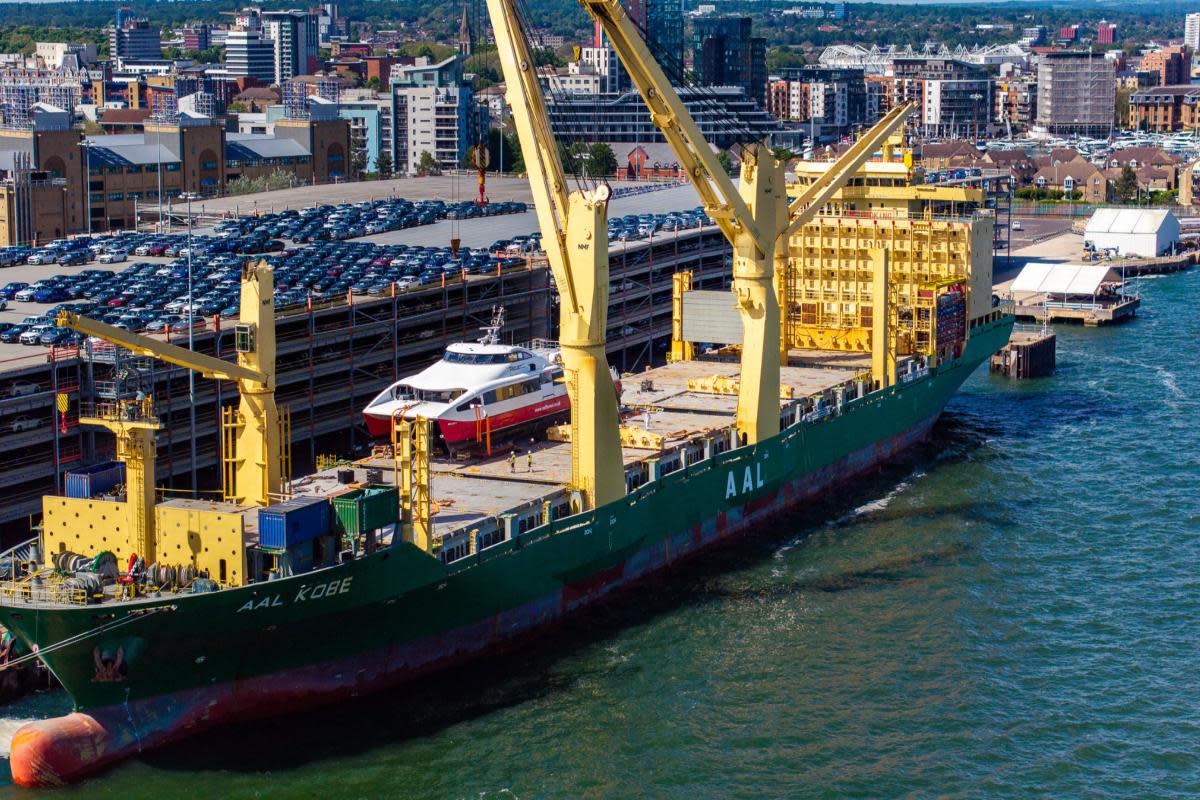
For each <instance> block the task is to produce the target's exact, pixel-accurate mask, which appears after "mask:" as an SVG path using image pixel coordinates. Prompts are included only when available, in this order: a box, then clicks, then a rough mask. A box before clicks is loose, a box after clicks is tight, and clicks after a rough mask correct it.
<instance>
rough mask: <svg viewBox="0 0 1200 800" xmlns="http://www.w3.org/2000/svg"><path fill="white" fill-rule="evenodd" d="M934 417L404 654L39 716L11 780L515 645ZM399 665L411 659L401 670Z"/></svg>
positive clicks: (33, 781) (854, 467)
mask: <svg viewBox="0 0 1200 800" xmlns="http://www.w3.org/2000/svg"><path fill="white" fill-rule="evenodd" d="M933 422H934V419H933V418H931V419H929V420H926V421H925V422H923V423H921V424H919V425H917V426H916V427H914V428H911V429H909V430H908V431H904V432H902V433H899V434H896V435H895V436H893V437H890V438H889V439H887V440H883V441H880V442H877V443H875V444H874V445H872V446H871V447H869V448H866V449H865V450H862V451H859V452H856V453H851V454H849V455H847V456H845V457H843V458H842V459H840V460H839V461H838V462H835V463H834V464H831V465H829V466H827V467H825V468H823V469H821V470H819V471H817V472H815V473H810V474H808V475H805V476H802V477H801V478H799V479H797V480H795V481H792V482H791V483H788V484H785V485H783V486H781V487H779V488H778V489H777V490H776V491H775V492H772V493H771V495H770V496H767V497H763V498H760V499H758V500H756V501H753V502H751V503H748V504H747V505H745V506H743V507H741V508H740V509H735V510H732V511H730V512H728V513H726V514H721V515H720V516H719V518H718V519H717V520H716V521H715V525H714V526H713V527H714V530H713V534H714V535H713V536H712V537H711V538H708V537H706V536H705V535H704V534H705V533H707V527H708V526H705V529H704V530H702V527H701V526H696V527H695V528H694V529H692V530H686V531H679V532H678V535H677V536H674V537H671V538H668V539H666V540H665V541H662V540H660V541H657V542H656V543H655V544H654V545H652V546H650V547H647V548H645V549H643V550H642V551H639V552H637V553H634V554H631V555H630V556H629V558H628V559H627V560H626V561H625V563H624V565H622V568H620V569H617V568H614V569H611V570H606V571H605V572H604V573H602V574H599V575H595V576H590V577H587V578H584V579H582V580H581V581H579V582H578V583H576V584H571V585H566V586H564V587H563V589H562V591H561V592H560V593H558V594H556V595H553V596H549V597H544V598H541V599H539V600H536V601H534V602H532V603H529V604H527V605H525V606H522V607H519V608H514V609H511V610H509V611H507V612H504V613H502V614H501V615H499V616H500V618H501V619H499V620H498V619H494V618H489V619H485V620H481V621H480V622H478V623H476V624H474V625H471V626H466V627H463V628H459V629H457V630H454V631H448V632H446V633H444V634H441V635H438V636H435V637H431V638H430V639H428V640H422V641H419V642H414V643H412V644H410V645H408V646H407V647H405V648H403V650H404V653H403V654H401V657H399V658H397V653H396V651H395V650H391V649H384V650H378V651H372V652H368V653H362V654H360V655H358V656H354V657H352V658H347V659H342V660H339V661H333V662H326V663H323V664H316V665H312V666H309V667H303V668H300V669H296V670H290V671H288V672H285V673H277V674H274V675H269V676H259V677H256V678H250V679H246V680H241V681H236V682H233V683H227V684H222V685H219V686H211V687H205V688H201V689H192V690H188V691H184V692H177V693H175V694H171V695H164V696H161V697H155V698H151V699H147V700H141V701H137V702H134V703H130V704H124V705H120V706H109V707H106V708H101V709H96V710H94V711H91V712H87V713H83V712H76V713H73V714H68V715H67V716H64V717H57V718H54V719H48V720H40V721H37V722H31V723H29V724H27V725H24V726H22V727H21V728H20V729H19V730H18V731H17V732H16V734H15V735H14V736H13V740H12V747H11V755H10V766H11V769H12V776H13V780H14V781H15V782H16V783H17V784H18V785H21V786H29V787H48V786H62V785H65V784H68V783H74V782H76V781H79V780H82V779H83V778H86V777H88V776H89V775H93V774H95V773H97V772H99V771H101V770H103V769H105V768H107V767H110V766H112V765H114V764H116V763H117V762H119V761H122V760H124V759H126V758H131V757H134V756H137V755H138V754H140V753H143V752H145V751H147V750H151V749H153V748H156V747H161V746H162V745H164V744H167V743H169V742H173V741H177V740H179V739H183V738H186V737H188V736H192V735H194V734H197V733H200V732H201V731H204V730H207V729H209V728H212V727H215V726H218V725H221V724H225V723H229V722H243V721H247V720H252V719H259V718H264V717H270V716H274V715H277V714H278V713H279V710H280V708H287V709H288V710H289V711H291V710H297V709H300V708H305V707H312V706H316V705H320V704H323V703H327V702H331V701H333V700H336V699H339V698H342V697H346V696H353V695H356V694H360V693H366V692H369V691H375V690H378V689H384V688H387V687H389V686H394V685H397V684H400V683H403V682H405V681H408V680H411V679H413V678H416V677H419V676H421V675H423V674H427V673H429V672H433V671H436V670H440V669H443V668H445V667H448V666H451V665H453V664H455V663H461V662H464V661H469V660H471V659H473V658H475V657H477V656H479V655H480V654H482V653H484V652H495V651H498V650H504V649H509V648H511V647H514V646H517V645H518V644H520V643H521V642H522V641H523V640H525V639H527V638H531V637H532V636H533V635H534V634H536V633H538V632H539V631H540V630H541V628H544V627H547V626H549V625H552V624H554V623H557V622H560V621H562V620H563V619H564V618H565V617H567V616H569V615H570V614H571V613H572V612H573V611H575V610H577V609H579V608H582V607H583V606H587V605H590V604H592V603H594V602H596V601H598V600H600V599H602V598H606V597H610V596H612V594H613V592H614V591H615V590H618V589H621V588H626V587H628V586H630V585H632V584H634V583H635V582H636V581H638V580H639V579H641V578H644V577H647V576H649V575H651V574H654V573H656V572H659V571H660V570H662V569H663V568H665V567H667V566H669V565H670V564H673V563H675V562H678V561H682V560H684V559H687V558H690V557H691V556H693V555H696V554H698V553H700V552H702V551H704V550H707V549H708V548H709V547H710V546H712V545H714V544H716V543H718V542H719V541H721V540H726V539H728V538H730V537H731V536H733V535H734V534H738V533H744V532H746V531H747V530H748V529H749V528H751V527H753V526H757V525H760V524H761V523H763V522H764V521H766V520H768V519H770V518H771V517H774V516H776V515H778V514H780V513H783V512H786V511H788V510H789V509H791V508H794V507H796V506H797V505H798V504H799V503H800V502H801V501H805V500H808V499H810V498H812V497H814V496H816V495H818V494H821V493H822V492H824V491H825V490H827V489H828V488H829V487H830V486H832V485H835V484H838V483H842V482H844V481H847V480H850V479H852V478H854V477H856V476H858V475H861V474H863V473H865V472H867V471H869V470H870V469H872V468H874V467H876V466H877V465H879V464H880V463H882V462H884V461H887V460H888V459H890V458H892V457H894V456H896V455H898V454H899V453H900V452H902V451H903V450H905V449H907V448H908V447H910V446H911V445H913V444H915V443H916V442H918V441H920V440H921V439H923V438H924V437H925V436H926V435H927V434H928V432H929V430H930V428H931V427H932V425H933ZM548 611H549V613H547V612H548ZM501 630H509V631H516V634H515V635H513V636H511V637H510V638H501V637H500V635H499V634H498V633H497V632H498V631H501ZM398 664H400V665H403V666H402V667H397V666H396V665H398ZM348 674H349V675H355V676H356V678H355V681H354V686H353V687H352V688H349V687H347V685H346V680H345V675H348Z"/></svg>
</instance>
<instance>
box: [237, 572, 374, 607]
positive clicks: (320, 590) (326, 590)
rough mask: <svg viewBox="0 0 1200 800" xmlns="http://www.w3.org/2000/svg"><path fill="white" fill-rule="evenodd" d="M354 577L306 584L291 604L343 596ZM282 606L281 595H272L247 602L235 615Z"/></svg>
mask: <svg viewBox="0 0 1200 800" xmlns="http://www.w3.org/2000/svg"><path fill="white" fill-rule="evenodd" d="M352 580H354V577H353V576H351V577H349V578H340V579H338V580H336V581H330V582H329V583H318V584H315V585H312V586H309V585H307V584H305V585H303V586H301V587H300V588H299V589H298V590H297V591H296V596H295V597H293V598H292V602H293V603H303V602H305V601H308V600H320V599H321V598H322V597H333V596H334V595H335V594H345V593H346V592H348V591H350V581H352ZM281 605H284V602H283V595H278V594H277V595H273V596H271V597H264V598H263V599H262V600H259V601H257V602H255V601H254V600H247V601H246V602H245V603H244V604H243V605H242V607H241V608H239V609H238V610H237V612H236V613H238V614H240V613H242V612H243V611H257V610H258V609H260V608H277V607H278V606H281Z"/></svg>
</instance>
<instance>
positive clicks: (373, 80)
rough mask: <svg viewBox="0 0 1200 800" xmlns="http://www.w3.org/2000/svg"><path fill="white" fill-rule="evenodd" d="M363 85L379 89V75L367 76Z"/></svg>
mask: <svg viewBox="0 0 1200 800" xmlns="http://www.w3.org/2000/svg"><path fill="white" fill-rule="evenodd" d="M363 85H364V86H366V87H367V88H368V89H374V90H375V91H379V76H378V75H372V76H371V77H369V78H367V82H366V83H365V84H363Z"/></svg>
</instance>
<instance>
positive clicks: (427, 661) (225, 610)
mask: <svg viewBox="0 0 1200 800" xmlns="http://www.w3.org/2000/svg"><path fill="white" fill-rule="evenodd" d="M1010 329H1011V318H1006V319H1003V320H1001V321H998V322H995V323H991V324H990V325H986V326H981V328H980V329H979V330H977V331H974V332H973V336H972V338H971V340H969V343H968V346H967V351H966V352H965V353H964V354H963V356H962V357H960V358H959V359H956V360H955V361H954V362H948V363H947V364H945V365H943V366H942V367H941V368H939V369H937V370H935V371H933V372H932V373H931V374H930V375H929V376H928V377H924V378H921V379H919V380H916V381H913V382H910V383H904V384H900V385H898V386H895V387H892V388H890V389H888V390H885V391H884V392H880V393H876V394H873V395H870V396H868V397H867V398H865V399H863V400H861V401H856V402H855V403H853V404H851V405H850V406H848V407H847V408H846V409H845V410H844V411H843V413H842V414H840V415H835V416H831V417H828V418H826V419H823V420H820V421H818V422H815V423H808V424H804V425H801V426H795V427H792V428H789V429H787V430H786V431H784V432H783V433H781V434H780V435H779V436H776V437H773V438H772V439H770V440H767V441H765V442H761V443H759V444H757V445H754V446H750V447H744V448H740V449H737V450H733V451H729V452H726V453H722V454H719V455H718V456H715V457H714V458H712V459H708V460H706V461H704V462H700V463H699V464H693V465H692V466H689V467H687V468H686V469H684V470H680V471H678V472H675V473H671V474H669V475H666V476H663V477H662V478H660V479H659V480H657V481H653V482H651V483H649V484H646V485H644V486H642V487H639V488H638V489H637V490H635V491H634V492H632V493H631V494H630V495H629V496H627V497H626V498H623V499H622V500H620V501H618V502H615V503H612V504H609V505H607V506H604V507H602V508H599V509H596V510H595V511H593V512H588V513H585V514H580V515H576V516H574V517H569V518H566V519H563V520H557V521H555V522H553V523H551V524H549V525H547V526H544V527H542V528H538V529H534V530H532V531H529V532H527V533H525V534H522V535H521V536H519V537H518V538H517V539H516V540H513V541H507V542H504V543H502V544H500V545H496V546H495V547H493V548H489V549H488V550H485V551H483V552H481V553H479V554H476V555H472V556H469V557H467V558H464V559H462V560H460V561H456V562H453V563H451V564H449V565H445V564H442V563H441V562H438V561H435V560H433V559H430V558H429V557H428V556H426V555H425V554H424V553H422V552H420V551H419V550H417V549H416V548H414V547H412V546H411V545H408V544H399V545H396V546H394V547H391V548H388V549H387V550H383V551H380V552H378V553H376V554H374V555H372V556H369V557H366V558H363V559H359V560H357V561H354V562H351V563H348V564H344V565H340V566H337V567H331V568H328V569H325V570H321V571H318V572H315V573H310V574H307V575H300V576H296V577H294V578H289V579H286V580H282V581H272V582H269V583H266V584H256V585H252V586H247V587H243V588H241V589H231V590H225V591H221V592H216V593H212V594H208V595H197V596H194V597H190V598H187V599H186V600H183V601H177V600H166V601H157V602H156V601H148V602H147V603H146V604H145V608H161V607H163V606H165V605H166V604H168V603H173V604H174V606H173V609H174V610H168V611H161V612H158V613H149V614H143V615H142V616H141V617H140V618H139V619H137V620H133V621H131V622H130V624H128V625H127V626H124V627H121V628H119V629H115V630H112V631H111V632H103V633H100V634H99V635H97V636H94V637H91V638H88V639H86V640H83V641H80V642H78V643H77V644H74V645H71V646H69V647H66V648H63V649H60V650H53V651H49V652H46V653H45V655H44V656H43V657H44V659H45V661H46V662H47V663H48V664H49V666H50V667H51V669H52V670H54V672H55V674H56V675H57V676H58V678H59V680H60V681H62V683H63V685H64V686H65V687H66V688H67V689H68V691H70V693H71V695H72V697H73V698H74V700H75V702H76V706H77V709H78V711H77V712H76V713H74V714H71V715H68V716H66V717H62V718H58V719H53V720H45V721H41V722H36V723H31V724H29V725H26V726H25V727H23V728H22V729H21V730H19V731H18V732H17V735H16V736H15V737H14V740H13V744H12V748H11V766H12V772H13V777H14V780H15V781H16V782H18V783H20V784H23V785H32V786H36V785H52V784H59V783H66V782H71V781H75V780H78V779H80V778H82V777H85V776H86V775H88V774H91V773H93V772H95V771H96V770H98V769H101V768H103V767H105V766H107V765H110V764H112V763H115V762H116V761H119V760H121V759H123V758H126V757H129V756H131V755H136V754H137V753H139V752H142V751H144V750H146V749H149V748H153V747H156V746H159V745H162V744H164V743H166V742H169V741H173V740H177V739H180V738H182V737H185V736H189V735H192V734H195V733H197V732H200V731H202V730H204V729H207V728H210V727H213V726H216V725H220V724H222V723H225V722H229V721H234V720H238V721H240V720H245V719H248V718H253V717H261V716H267V715H270V714H275V713H278V710H279V709H280V708H288V709H294V708H297V707H301V706H306V705H313V704H317V703H321V702H326V701H329V700H332V699H336V698H338V697H344V696H351V695H356V694H361V693H365V692H369V691H374V690H377V689H379V688H383V687H386V686H390V685H394V684H396V683H399V682H402V681H405V680H408V679H411V678H413V677H416V676H419V675H421V674H424V673H427V672H430V671H433V670H437V669H441V668H444V667H446V666H448V665H451V664H454V663H457V662H461V661H463V660H465V659H470V658H473V657H476V656H478V655H479V654H481V653H483V652H487V651H490V650H494V649H497V648H500V647H504V646H507V645H511V644H512V643H514V642H517V641H519V640H521V639H522V638H525V637H528V636H531V635H534V634H536V633H537V632H538V631H540V630H542V629H544V628H546V627H547V626H549V625H552V624H554V623H556V622H559V621H561V620H562V619H564V618H566V617H568V616H570V615H571V614H572V613H573V612H575V611H577V610H579V609H581V608H583V607H585V606H587V605H589V604H591V603H593V602H596V601H599V600H602V599H604V598H606V597H608V596H610V595H611V594H612V593H613V591H614V590H618V589H621V588H624V587H628V586H631V585H632V584H634V583H636V582H637V581H638V580H639V579H642V578H644V577H646V576H649V575H651V574H654V573H656V572H659V571H661V570H663V569H665V568H667V567H668V566H670V565H671V564H673V563H675V562H677V561H678V560H680V559H683V558H687V557H690V556H693V555H696V554H698V553H701V552H703V551H704V550H705V549H707V548H709V547H712V546H713V545H715V544H717V543H718V542H720V541H722V540H727V539H729V538H730V537H733V536H737V535H739V534H742V533H744V532H745V531H747V530H748V529H750V528H752V527H755V526H759V525H761V524H762V522H763V521H765V520H767V519H768V518H770V517H772V516H774V515H776V514H779V513H782V512H785V511H788V510H790V509H794V508H796V507H797V506H799V505H800V504H802V503H804V502H805V501H807V500H811V499H812V498H814V497H817V496H820V495H822V494H824V493H826V492H827V491H828V490H829V489H830V488H831V487H832V486H835V485H837V484H839V483H842V482H845V481H847V480H850V479H852V478H854V477H856V476H858V475H861V474H863V473H864V472H866V471H869V470H871V469H873V468H874V467H876V466H878V465H879V464H881V463H883V462H885V461H887V460H889V459H891V458H894V457H895V456H896V455H898V454H899V453H901V452H903V451H904V450H906V449H907V448H909V447H911V446H912V445H913V444H915V443H917V442H919V441H920V440H921V439H923V438H924V437H925V436H926V435H927V434H928V432H929V430H930V428H931V427H932V425H933V423H934V422H935V421H936V419H937V417H938V416H939V415H940V413H941V411H942V409H943V408H944V407H945V404H946V402H947V401H948V400H949V398H950V397H951V396H952V395H953V393H954V392H955V391H956V390H957V389H958V387H959V385H961V383H962V381H963V380H965V379H966V377H967V376H968V375H969V374H970V373H971V372H972V371H973V370H974V369H975V368H976V367H977V366H978V365H979V364H980V363H981V362H982V361H983V360H985V359H986V358H987V357H988V356H989V355H990V354H991V353H992V352H994V351H995V350H996V349H999V347H1000V346H1001V345H1003V343H1004V342H1005V341H1007V338H1008V333H1009V330H1010ZM699 498H705V499H706V500H708V499H709V498H711V501H710V502H707V503H700V502H698V499H699ZM22 611H24V612H26V613H22ZM95 611H96V608H95V607H91V608H61V609H53V610H47V609H44V608H43V609H42V610H40V611H39V612H38V614H37V615H36V616H37V617H38V620H37V621H35V620H34V619H33V616H34V615H33V614H29V613H28V608H25V609H21V608H19V607H5V606H0V622H3V623H4V624H6V625H9V627H10V628H12V629H13V630H15V631H16V632H17V633H18V635H20V636H21V637H22V638H25V639H27V640H30V641H35V639H34V638H33V637H34V634H35V631H36V635H37V639H36V641H41V642H43V643H48V642H55V641H61V640H63V639H65V638H66V637H68V636H75V635H79V634H82V633H86V632H87V631H89V630H93V629H95V627H96V626H97V624H98V623H97V621H96V615H95ZM35 625H36V626H38V627H36V628H35Z"/></svg>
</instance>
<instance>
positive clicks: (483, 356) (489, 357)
mask: <svg viewBox="0 0 1200 800" xmlns="http://www.w3.org/2000/svg"><path fill="white" fill-rule="evenodd" d="M442 360H443V361H445V362H446V363H448V364H503V363H505V362H506V361H515V360H516V359H515V358H512V356H511V354H510V355H509V356H507V357H506V356H505V354H504V353H455V352H452V351H450V350H447V351H446V353H445V355H443V356H442Z"/></svg>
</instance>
